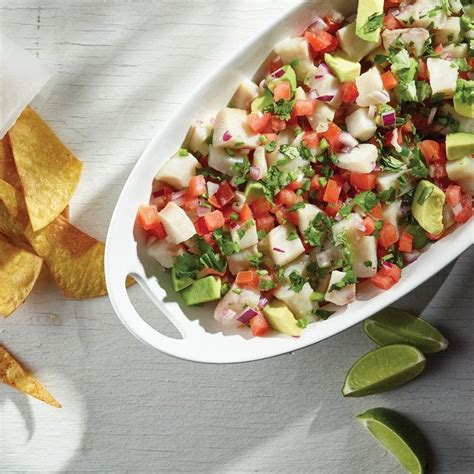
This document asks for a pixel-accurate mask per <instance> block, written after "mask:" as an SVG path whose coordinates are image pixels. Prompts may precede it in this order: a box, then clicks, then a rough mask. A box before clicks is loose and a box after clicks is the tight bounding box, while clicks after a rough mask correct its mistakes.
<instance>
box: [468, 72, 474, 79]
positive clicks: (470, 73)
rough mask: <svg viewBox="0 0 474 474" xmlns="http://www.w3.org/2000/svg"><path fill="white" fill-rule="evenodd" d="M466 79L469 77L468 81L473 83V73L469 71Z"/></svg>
mask: <svg viewBox="0 0 474 474" xmlns="http://www.w3.org/2000/svg"><path fill="white" fill-rule="evenodd" d="M467 77H469V80H470V81H474V71H470V72H468V73H467Z"/></svg>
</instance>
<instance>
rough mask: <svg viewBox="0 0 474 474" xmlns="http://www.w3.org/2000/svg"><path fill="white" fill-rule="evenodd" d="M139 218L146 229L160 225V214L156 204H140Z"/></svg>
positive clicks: (139, 221)
mask: <svg viewBox="0 0 474 474" xmlns="http://www.w3.org/2000/svg"><path fill="white" fill-rule="evenodd" d="M137 220H138V223H139V224H140V226H141V227H142V228H143V229H145V230H150V229H153V228H155V227H157V226H158V224H159V223H160V216H159V214H158V209H157V208H156V207H155V206H140V207H139V208H138V213H137Z"/></svg>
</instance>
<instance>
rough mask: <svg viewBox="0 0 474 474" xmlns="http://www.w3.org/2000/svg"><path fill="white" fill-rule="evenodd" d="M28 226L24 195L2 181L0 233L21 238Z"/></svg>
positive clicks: (0, 185)
mask: <svg viewBox="0 0 474 474" xmlns="http://www.w3.org/2000/svg"><path fill="white" fill-rule="evenodd" d="M28 224H29V218H28V211H27V209H26V205H25V200H24V198H23V195H22V194H21V192H20V191H19V190H17V189H16V188H14V187H13V186H12V185H10V184H9V183H8V182H7V181H4V180H3V179H0V232H2V233H3V234H6V235H8V236H11V237H20V238H21V237H22V235H23V233H24V232H25V230H26V228H27V227H28Z"/></svg>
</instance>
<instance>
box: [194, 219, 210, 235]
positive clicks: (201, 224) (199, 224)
mask: <svg viewBox="0 0 474 474" xmlns="http://www.w3.org/2000/svg"><path fill="white" fill-rule="evenodd" d="M194 228H195V229H196V232H197V233H198V235H206V234H209V232H210V230H209V228H208V227H207V224H206V221H205V220H204V216H202V217H198V218H197V219H196V221H195V222H194Z"/></svg>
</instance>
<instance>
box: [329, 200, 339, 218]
mask: <svg viewBox="0 0 474 474" xmlns="http://www.w3.org/2000/svg"><path fill="white" fill-rule="evenodd" d="M341 207H342V202H341V201H337V202H331V203H329V204H328V205H327V206H326V214H327V215H328V216H331V217H334V216H335V215H336V214H337V213H338V212H339V209H341Z"/></svg>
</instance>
